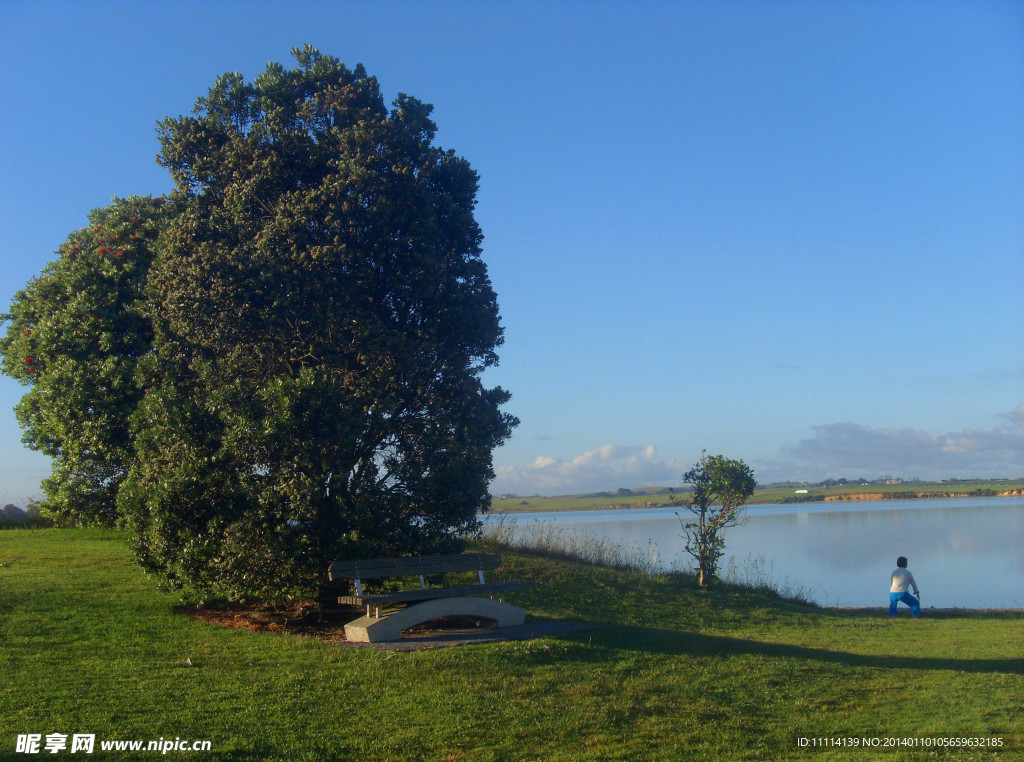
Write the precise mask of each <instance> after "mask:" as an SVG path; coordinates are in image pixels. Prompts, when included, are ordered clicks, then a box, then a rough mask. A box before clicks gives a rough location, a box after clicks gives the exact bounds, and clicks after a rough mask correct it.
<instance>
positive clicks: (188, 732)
mask: <svg viewBox="0 0 1024 762" xmlns="http://www.w3.org/2000/svg"><path fill="white" fill-rule="evenodd" d="M502 572H503V575H504V576H505V577H507V578H509V579H529V580H534V581H535V582H536V583H537V584H536V587H535V588H534V589H533V590H532V591H529V592H528V593H518V594H513V595H510V596H509V598H510V600H512V602H514V603H516V604H518V605H522V606H525V607H526V609H527V610H528V612H529V613H530V616H531V617H532V618H542V619H577V620H586V621H589V622H594V623H597V624H599V625H600V629H597V630H593V631H589V632H583V633H577V634H574V635H571V636H560V637H554V638H545V639H539V640H533V641H520V642H507V643H496V644H487V645H473V646H466V647H461V648H448V649H437V650H430V651H418V652H411V653H395V652H385V651H379V650H376V649H373V648H358V649H346V648H339V647H336V646H331V645H329V644H326V643H323V642H321V641H318V640H316V639H314V638H309V637H301V636H297V635H287V634H276V633H270V632H250V631H248V630H231V629H226V628H223V627H219V626H217V625H213V624H208V623H204V622H197V621H192V620H190V619H187V618H185V617H184V616H183V615H182V614H180V613H178V612H177V611H176V606H177V599H176V598H175V597H174V596H172V595H169V594H166V593H161V592H159V591H158V590H157V586H156V583H155V581H154V580H152V579H150V578H147V577H146V576H145V575H143V574H142V573H141V572H140V571H139V570H138V569H137V568H136V567H134V566H133V565H132V564H131V562H130V559H129V554H128V552H127V550H126V548H125V546H124V544H123V542H122V540H121V538H120V536H119V535H118V534H116V533H113V532H103V531H94V530H57V529H42V530H26V531H4V532H0V675H2V682H0V758H3V759H32V758H37V759H38V758H40V757H39V756H36V757H33V756H30V755H18V754H15V748H16V741H17V736H18V735H19V734H25V733H39V734H42V735H43V736H45V735H46V734H49V733H55V732H57V733H64V734H67V735H68V736H69V737H70V736H71V735H72V734H74V733H94V734H96V738H97V746H96V753H95V754H93V755H92V757H89V758H103V754H102V753H101V752H100V750H99V741H100V740H102V739H107V740H132V739H139V740H143V739H145V740H150V739H152V740H156V739H158V738H161V737H163V738H165V739H173V738H176V737H178V738H182V739H189V740H192V739H201V740H209V741H211V742H212V748H213V751H212V752H210V753H198V752H196V753H175V752H170V753H168V754H167V755H166V756H168V757H176V758H182V757H191V758H195V759H253V760H256V759H261V760H262V759H274V760H278V759H279V760H326V759H359V760H389V759H403V760H404V759H430V760H434V759H437V760H463V759H466V760H520V759H522V760H534V759H543V760H548V759H554V760H577V759H578V760H590V759H622V760H635V759H664V760H676V759H801V758H842V759H858V758H864V754H863V750H862V749H860V750H858V749H849V748H840V747H830V748H825V749H822V748H817V749H815V748H813V747H807V748H802V747H800V746H798V740H797V739H798V738H800V737H806V738H850V739H853V738H856V739H861V738H870V737H877V738H912V739H926V738H968V737H969V738H986V739H988V738H993V737H1001V738H1002V739H1003V743H1004V746H1003V749H1002V750H1000V751H999V752H998V753H996V752H993V751H991V750H980V749H977V748H972V749H963V748H942V747H939V748H935V747H933V748H931V749H922V748H918V749H916V750H915V749H913V748H906V747H897V748H896V749H889V750H886V749H884V748H879V749H876V750H875V751H874V752H872V754H873V755H874V756H877V757H881V758H886V759H925V758H930V757H931V756H937V757H940V758H946V757H950V758H956V759H980V758H997V759H998V758H1004V759H1020V758H1022V755H1024V743H1022V732H1024V713H1022V710H1021V707H1022V705H1024V616H1021V615H1010V614H1001V615H996V614H968V613H958V614H955V615H954V614H947V615H935V616H927V615H926V616H925V617H924V618H922V619H921V620H916V621H915V620H911V619H909V618H903V617H901V618H899V619H897V620H896V621H890V620H889V619H888V617H886V616H884V614H883V612H880V611H879V612H864V611H856V612H851V611H834V610H829V609H817V608H811V607H804V606H801V605H797V604H793V603H788V602H786V601H780V600H777V599H771V598H764V597H758V596H756V595H753V594H751V593H747V592H744V591H741V590H739V591H738V590H730V591H721V592H712V593H705V592H701V591H698V590H694V589H691V588H688V587H686V586H684V585H683V584H682V583H681V582H680V581H679V580H678V579H673V578H669V577H650V576H645V575H641V574H636V573H628V572H620V571H614V570H610V569H606V568H600V567H593V566H587V565H584V564H580V563H574V562H568V561H554V560H550V559H545V558H539V557H533V556H528V555H522V554H511V553H506V554H505V566H504V567H503V569H502ZM503 575H497V574H495V575H491V576H492V577H493V578H494V579H498V578H499V577H500V576H503ZM882 592H883V593H884V591H882ZM188 662H191V666H188ZM45 756H46V758H65V757H67V756H72V757H73V758H76V757H77V755H69V753H68V752H62V753H61V754H58V755H50V754H46V755H45ZM146 756H148V757H153V756H154V755H153V753H152V752H151V753H150V754H149V755H137V757H146ZM157 756H159V755H157ZM869 756H870V755H869ZM108 757H109V758H111V759H114V758H118V759H127V758H132V757H131V755H130V754H127V753H124V752H121V753H114V752H111V753H109V754H108Z"/></svg>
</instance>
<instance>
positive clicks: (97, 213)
mask: <svg viewBox="0 0 1024 762" xmlns="http://www.w3.org/2000/svg"><path fill="white" fill-rule="evenodd" d="M167 217H168V212H167V206H166V205H165V204H164V201H163V199H152V198H142V197H131V198H126V199H114V202H113V203H112V204H111V205H110V206H107V207H104V208H102V209H96V210H94V211H92V212H91V213H90V214H89V225H88V227H85V228H82V229H81V230H76V231H74V232H73V233H71V234H70V235H69V236H68V237H67V240H65V242H64V243H63V244H62V245H61V246H60V248H59V249H58V250H57V254H58V258H57V259H55V260H54V261H52V262H51V263H50V264H49V265H48V266H47V267H46V268H45V269H44V270H43V272H42V273H41V274H40V275H39V277H38V278H34V279H33V280H32V281H31V282H30V283H29V284H28V285H27V286H26V287H25V288H24V289H22V290H21V291H19V292H18V293H17V294H15V296H14V300H13V303H12V305H11V308H10V313H9V314H7V315H4V316H3V317H4V319H5V320H6V321H7V322H8V326H7V332H6V334H5V335H4V336H2V337H0V354H2V355H3V365H2V368H3V372H4V373H5V374H7V375H8V376H10V377H12V378H14V379H17V380H18V381H20V382H21V383H22V384H24V385H26V386H27V387H29V389H28V391H27V392H26V394H25V395H24V396H23V397H22V399H21V401H20V402H19V403H18V405H17V407H16V408H15V411H16V414H17V416H18V421H19V422H20V423H21V425H22V428H23V429H24V436H23V441H24V442H25V444H27V445H28V446H29V447H30V448H32V449H34V450H38V451H40V452H42V453H44V454H46V455H48V456H50V457H51V458H52V459H53V471H52V473H51V475H50V476H49V477H48V478H47V479H45V480H44V481H43V484H42V487H43V491H44V493H45V500H44V501H43V503H42V505H41V508H42V509H43V510H45V511H47V512H48V513H50V514H51V515H53V516H56V517H59V518H61V519H64V520H69V521H74V522H76V523H83V524H99V525H107V526H112V525H114V524H115V523H116V519H117V509H116V501H117V492H118V489H119V488H120V485H121V482H122V481H123V479H124V477H125V475H126V474H127V472H128V468H129V465H130V462H131V458H132V445H131V436H130V431H129V421H130V419H131V416H132V415H133V414H134V412H135V408H136V406H137V405H138V402H139V400H140V399H141V398H142V394H143V389H142V387H141V386H140V384H139V381H138V379H137V377H136V366H137V363H138V361H139V358H141V357H142V356H144V355H145V354H146V353H147V352H148V351H149V350H150V349H151V344H152V341H153V331H152V328H151V326H150V322H149V320H148V319H147V318H146V317H145V316H144V314H143V303H144V299H145V286H146V280H147V275H148V272H149V267H150V263H151V262H152V259H153V252H154V248H155V243H156V241H157V239H158V238H159V235H160V232H161V230H162V229H163V227H164V225H165V223H166V220H167Z"/></svg>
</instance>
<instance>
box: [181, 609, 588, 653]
mask: <svg viewBox="0 0 1024 762" xmlns="http://www.w3.org/2000/svg"><path fill="white" fill-rule="evenodd" d="M179 611H180V612H181V613H183V614H184V615H185V616H186V617H188V618H189V619H192V620H195V621H200V622H210V623H212V624H218V625H221V626H222V627H230V628H233V629H244V630H250V631H252V632H279V633H291V634H294V635H299V636H302V637H311V638H317V639H318V640H322V641H324V642H326V643H330V644H331V645H335V646H339V647H341V648H375V649H378V650H383V651H420V650H425V649H430V648H452V647H455V646H467V645H474V644H480V643H501V642H504V641H512V640H532V639H534V638H543V637H546V636H549V635H564V634H569V633H573V632H584V631H586V630H594V629H597V626H596V625H593V624H586V623H584V622H569V621H555V622H527V623H526V624H522V625H519V626H517V627H494V626H493V622H491V621H490V620H487V619H480V618H478V617H446V618H444V619H436V620H434V621H431V622H425V623H424V624H421V625H418V626H416V627H413V628H410V629H409V630H406V631H405V632H403V633H402V639H401V640H398V641H391V642H387V643H350V642H349V641H348V640H347V639H346V638H345V624H346V623H348V622H351V621H352V620H353V619H358V618H359V617H360V616H362V613H363V612H362V610H361V609H356V608H349V607H346V608H334V609H327V610H321V611H319V612H318V611H317V609H316V607H315V606H308V605H305V606H303V605H295V606H277V607H267V606H259V607H248V606H244V605H241V604H231V603H216V604H206V605H203V606H184V607H181V608H180V609H179Z"/></svg>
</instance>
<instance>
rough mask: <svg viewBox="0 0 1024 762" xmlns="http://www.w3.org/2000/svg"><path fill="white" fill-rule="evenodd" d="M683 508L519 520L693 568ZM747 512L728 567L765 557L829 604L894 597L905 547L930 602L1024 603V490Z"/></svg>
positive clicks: (731, 540)
mask: <svg viewBox="0 0 1024 762" xmlns="http://www.w3.org/2000/svg"><path fill="white" fill-rule="evenodd" d="M676 511H678V512H679V515H680V516H682V517H689V516H692V514H690V512H689V511H687V510H686V509H684V508H652V509H637V510H622V511H566V512H559V513H516V514H512V517H513V518H514V519H515V521H516V526H517V527H518V528H519V529H520V530H527V529H528V527H529V525H531V524H533V523H534V522H553V523H554V524H556V525H559V526H564V527H566V528H568V529H569V530H570V531H572V532H580V533H585V534H589V535H594V536H600V537H606V538H608V539H610V540H612V541H614V542H616V543H619V544H621V545H624V546H626V547H627V548H630V547H641V548H644V549H645V552H646V550H647V549H648V548H649V552H650V553H651V557H652V559H653V560H655V561H656V562H657V563H658V565H659V566H660V567H661V568H664V569H671V568H685V569H689V568H693V566H694V563H693V561H692V559H691V558H690V557H689V556H687V555H686V554H685V550H684V547H685V542H684V540H683V538H682V537H681V536H680V532H681V529H680V525H679V519H678V518H677V517H676V516H675V512H676ZM745 514H746V516H747V520H746V523H744V524H742V525H741V526H738V527H732V528H730V529H727V530H725V533H724V537H725V556H723V558H722V563H721V570H723V571H724V570H725V568H726V567H727V565H728V563H729V561H730V559H731V560H732V562H733V563H734V564H735V565H736V566H737V567H750V566H760V568H761V573H762V576H764V572H767V573H768V576H770V578H771V580H772V581H773V582H774V583H775V584H776V585H777V586H779V587H785V586H786V585H789V586H790V587H792V588H802V589H803V590H804V592H805V593H807V595H808V597H810V598H812V599H813V600H815V601H816V602H818V603H819V604H821V605H825V606H888V604H889V575H890V573H891V572H892V570H893V569H894V568H895V566H896V558H897V556H901V555H902V556H906V557H907V558H908V559H909V561H910V563H909V569H910V570H911V571H912V572H913V573H914V577H915V579H916V580H917V584H918V586H919V587H920V588H921V598H922V600H921V603H922V606H923V607H924V608H925V609H927V608H929V607H932V606H934V607H936V608H954V607H960V608H1024V498H1021V497H987V498H955V499H948V500H945V499H934V500H933V499H923V500H883V501H878V502H867V501H865V502H850V503H813V504H808V503H804V504H797V505H751V506H747V507H746V509H745ZM495 519H496V516H494V515H493V514H491V515H489V516H487V517H485V519H484V521H485V522H487V521H493V520H495ZM901 608H902V607H901Z"/></svg>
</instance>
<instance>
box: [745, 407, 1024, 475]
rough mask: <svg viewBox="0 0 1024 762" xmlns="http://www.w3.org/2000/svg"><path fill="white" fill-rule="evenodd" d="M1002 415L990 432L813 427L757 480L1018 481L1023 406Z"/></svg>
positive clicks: (1022, 466) (1023, 455)
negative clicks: (766, 475) (810, 434)
mask: <svg viewBox="0 0 1024 762" xmlns="http://www.w3.org/2000/svg"><path fill="white" fill-rule="evenodd" d="M1002 417H1003V418H1004V419H1005V420H1006V421H1007V423H1006V425H1003V426H997V427H995V428H993V429H961V430H959V431H952V432H946V433H938V432H929V431H921V430H919V429H909V428H902V429H887V428H870V427H867V426H862V425H860V424H856V423H832V424H827V425H824V426H816V427H815V428H814V436H813V437H811V438H810V439H804V440H803V441H801V442H799V443H798V444H797V445H795V446H793V447H786V448H783V449H782V452H781V457H780V459H779V460H777V461H772V462H770V463H769V462H764V463H763V464H761V465H762V466H764V467H765V470H766V471H769V472H770V473H771V474H772V477H771V478H768V479H766V478H763V477H762V478H760V479H759V480H760V481H773V480H775V479H810V480H815V481H817V480H819V479H822V478H825V477H826V476H833V477H837V478H838V477H840V476H846V477H849V478H857V477H862V476H863V477H867V478H876V477H878V476H881V475H885V474H890V475H893V476H902V477H904V478H906V477H912V476H919V477H921V478H922V479H943V478H950V477H957V478H962V477H969V476H977V477H1019V476H1021V475H1024V404H1021V405H1018V406H1017V407H1016V408H1014V409H1013V410H1012V411H1011V412H1010V413H1008V414H1006V415H1004V416H1002ZM787 471H788V475H787V474H786V472H787ZM759 476H761V475H760V474H759Z"/></svg>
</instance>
